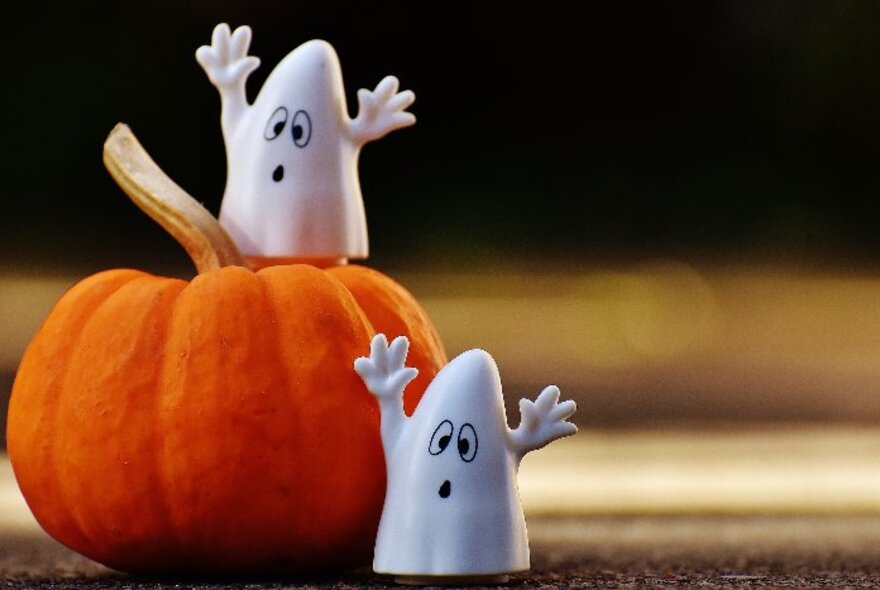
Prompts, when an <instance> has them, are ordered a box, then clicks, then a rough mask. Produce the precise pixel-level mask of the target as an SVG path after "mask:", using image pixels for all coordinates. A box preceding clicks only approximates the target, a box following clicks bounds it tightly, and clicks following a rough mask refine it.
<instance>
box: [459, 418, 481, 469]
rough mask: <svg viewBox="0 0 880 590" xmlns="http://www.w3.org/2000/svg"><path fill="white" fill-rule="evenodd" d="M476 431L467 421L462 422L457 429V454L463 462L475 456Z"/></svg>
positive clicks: (476, 445) (467, 461)
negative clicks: (459, 428)
mask: <svg viewBox="0 0 880 590" xmlns="http://www.w3.org/2000/svg"><path fill="white" fill-rule="evenodd" d="M478 446H479V443H477V431H476V430H474V427H473V426H471V425H470V424H468V423H464V424H463V425H462V427H461V430H459V431H458V454H459V455H461V458H462V460H463V461H464V462H465V463H470V462H471V461H473V460H474V457H476V456H477V447H478Z"/></svg>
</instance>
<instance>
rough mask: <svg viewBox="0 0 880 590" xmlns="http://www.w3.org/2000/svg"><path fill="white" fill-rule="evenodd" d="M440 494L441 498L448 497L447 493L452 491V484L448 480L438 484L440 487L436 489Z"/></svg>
mask: <svg viewBox="0 0 880 590" xmlns="http://www.w3.org/2000/svg"><path fill="white" fill-rule="evenodd" d="M437 493H438V494H440V497H441V498H448V497H449V494H451V493H452V484H451V483H449V480H448V479H447V480H446V481H444V482H443V485H442V486H440V489H439V490H438V491H437Z"/></svg>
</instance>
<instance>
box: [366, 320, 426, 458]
mask: <svg viewBox="0 0 880 590" xmlns="http://www.w3.org/2000/svg"><path fill="white" fill-rule="evenodd" d="M408 351H409V340H408V339H407V338H406V337H405V336H398V337H397V338H395V339H394V341H393V342H392V343H391V345H390V346H389V345H388V340H387V339H386V338H385V334H376V335H375V336H374V337H373V341H372V343H371V344H370V356H369V357H361V358H359V359H357V360H356V361H355V362H354V370H355V371H357V374H358V375H360V376H361V379H363V380H364V384H365V385H366V386H367V389H368V390H369V391H370V393H372V394H373V396H375V398H376V399H377V400H379V410H380V411H381V415H382V445H383V446H384V447H385V449H386V452H387V450H388V449H390V448H392V447H393V446H394V443H395V442H396V441H397V437H398V436H400V431H401V430H402V429H403V426H404V424H405V423H406V420H407V418H406V414H404V413H403V390H404V389H406V386H407V384H408V383H409V382H410V381H412V380H413V379H415V378H416V375H418V374H419V371H418V370H417V369H414V368H412V367H406V366H405V365H404V363H405V362H406V353H407V352H408Z"/></svg>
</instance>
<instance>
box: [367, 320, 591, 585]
mask: <svg viewBox="0 0 880 590" xmlns="http://www.w3.org/2000/svg"><path fill="white" fill-rule="evenodd" d="M408 347H409V342H408V341H407V339H406V338H405V337H402V336H401V337H398V338H396V339H394V341H393V342H392V343H391V345H390V346H389V345H388V342H387V340H386V338H385V336H384V335H383V334H378V335H377V336H375V337H374V338H373V341H372V344H371V350H370V356H369V357H368V358H367V357H362V358H359V359H357V360H356V361H355V365H354V367H355V371H356V372H357V373H358V374H359V375H360V376H361V378H362V379H363V380H364V383H365V384H366V385H367V389H369V391H370V392H371V393H372V394H373V395H374V396H376V399H377V400H378V401H379V406H380V409H381V414H382V446H383V448H384V451H385V462H386V465H387V470H388V490H387V492H386V496H385V506H384V508H383V511H382V520H381V522H380V525H379V533H378V536H377V538H376V550H375V555H374V557H373V569H374V570H375V571H376V572H378V573H383V574H392V575H394V576H395V577H396V579H397V580H398V581H400V582H403V583H414V584H457V583H496V582H503V581H506V579H507V574H509V573H513V572H519V571H525V570H528V569H529V566H530V564H529V546H528V538H527V535H526V523H525V518H524V516H523V511H522V507H521V505H520V502H519V496H518V492H517V486H516V474H517V470H518V468H519V463H520V461H521V460H522V458H523V456H524V455H525V454H526V453H528V452H529V451H533V450H536V449H540V448H541V447H543V446H545V445H547V444H548V443H550V442H552V441H554V440H556V439H558V438H561V437H564V436H570V435H572V434H574V433H576V432H577V427H576V426H575V425H574V424H572V423H570V422H567V421H566V418H568V417H569V416H571V415H572V414H573V413H574V411H575V409H576V406H575V403H574V401H571V400H568V401H564V402H561V403H560V402H559V389H558V388H556V387H555V386H550V387H547V388H545V389H544V390H543V391H542V392H541V394H540V395H539V396H538V398H537V400H536V401H535V402H532V401H529V400H527V399H522V400H520V403H519V407H520V412H521V414H522V421H521V422H520V425H519V427H518V428H517V429H516V430H510V429H509V428H508V427H507V417H506V415H505V411H504V403H503V399H502V394H501V380H500V377H499V375H498V368H497V366H496V365H495V362H494V360H493V359H492V357H491V356H489V354H488V353H486V352H485V351H482V350H470V351H468V352H465V353H463V354H461V355H459V356H458V357H456V358H455V359H453V360H452V361H451V362H450V363H449V364H448V365H446V366H445V367H443V368H442V369H441V370H440V372H439V373H438V374H437V376H436V377H435V378H434V380H433V381H432V382H431V384H430V385H429V386H428V389H427V390H426V391H425V394H424V396H423V397H422V401H421V402H420V403H419V405H418V406H417V407H416V411H415V412H414V413H413V414H412V416H411V417H409V418H408V417H407V416H406V415H405V414H404V411H403V403H402V396H403V392H404V389H405V388H406V386H407V384H408V383H409V382H410V381H411V380H412V379H413V378H414V377H415V376H416V373H417V370H416V369H414V368H411V367H406V366H405V361H406V355H407V350H408Z"/></svg>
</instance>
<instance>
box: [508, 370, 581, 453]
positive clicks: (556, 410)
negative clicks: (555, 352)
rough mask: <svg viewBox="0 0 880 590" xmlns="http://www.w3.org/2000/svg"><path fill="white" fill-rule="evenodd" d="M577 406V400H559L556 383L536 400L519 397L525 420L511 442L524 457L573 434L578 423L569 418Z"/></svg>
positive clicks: (514, 433) (523, 419) (512, 433)
mask: <svg viewBox="0 0 880 590" xmlns="http://www.w3.org/2000/svg"><path fill="white" fill-rule="evenodd" d="M576 409H577V405H576V404H575V403H574V401H573V400H567V401H564V402H561V403H560V402H559V388H558V387H556V386H555V385H551V386H549V387H546V388H544V391H542V392H541V395H539V396H538V399H536V400H535V401H534V402H533V401H531V400H528V399H521V400H519V411H520V415H521V416H522V419H521V420H520V424H519V427H518V428H517V429H516V430H514V431H512V432H511V433H510V442H511V446H512V447H513V449H514V451H515V452H516V453H518V454H519V456H520V457H522V456H523V455H525V454H526V453H528V452H529V451H534V450H537V449H540V448H541V447H544V446H546V445H547V444H549V443H551V442H553V441H554V440H556V439H557V438H562V437H564V436H571V435H572V434H574V433H576V432H577V426H575V425H574V424H572V423H571V422H568V421H567V420H566V418H568V417H569V416H571V415H572V414H574V412H575V410H576Z"/></svg>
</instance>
